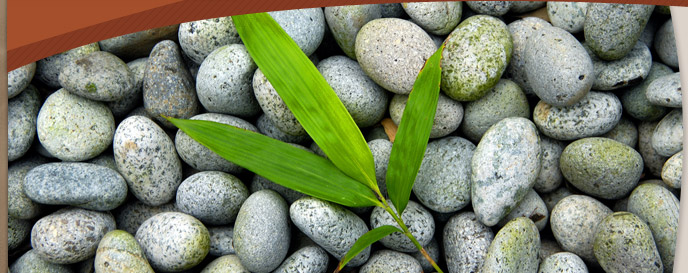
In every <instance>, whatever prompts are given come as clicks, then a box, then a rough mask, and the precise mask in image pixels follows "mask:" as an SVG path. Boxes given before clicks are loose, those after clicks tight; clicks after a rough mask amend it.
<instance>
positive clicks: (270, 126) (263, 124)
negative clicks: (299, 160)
mask: <svg viewBox="0 0 688 273" xmlns="http://www.w3.org/2000/svg"><path fill="white" fill-rule="evenodd" d="M256 127H257V128H258V131H259V132H260V133H261V134H264V135H266V136H269V137H271V138H274V139H277V140H279V141H282V142H289V143H297V144H304V143H306V142H308V140H310V139H311V138H310V137H309V136H308V135H300V136H294V135H290V134H287V133H285V132H282V131H281V130H280V129H279V128H277V126H276V125H275V124H274V123H273V122H272V120H270V118H268V116H267V115H266V114H261V115H260V116H259V117H258V119H257V120H256Z"/></svg>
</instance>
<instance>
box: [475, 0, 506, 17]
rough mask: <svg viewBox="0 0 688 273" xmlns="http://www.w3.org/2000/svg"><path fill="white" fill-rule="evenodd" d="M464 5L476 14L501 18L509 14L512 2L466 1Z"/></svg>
mask: <svg viewBox="0 0 688 273" xmlns="http://www.w3.org/2000/svg"><path fill="white" fill-rule="evenodd" d="M466 5H467V6H468V7H469V8H471V9H472V10H473V11H475V12H476V13H478V14H486V15H491V16H502V15H504V14H506V13H507V12H509V9H511V6H512V5H513V2H512V1H466Z"/></svg>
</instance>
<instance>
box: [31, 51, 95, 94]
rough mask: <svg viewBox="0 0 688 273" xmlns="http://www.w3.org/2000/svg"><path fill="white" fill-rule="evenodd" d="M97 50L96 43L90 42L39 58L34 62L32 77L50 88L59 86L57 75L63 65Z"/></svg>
mask: <svg viewBox="0 0 688 273" xmlns="http://www.w3.org/2000/svg"><path fill="white" fill-rule="evenodd" d="M99 50H100V48H99V46H98V43H92V44H87V45H83V46H80V47H77V48H73V49H70V50H67V51H65V52H62V53H58V54H55V55H52V56H50V57H46V58H43V59H40V60H38V61H37V62H36V74H35V75H34V77H35V78H36V79H38V80H39V81H41V82H43V83H45V84H46V85H48V86H49V87H51V88H55V89H57V88H60V81H59V79H58V77H59V76H60V71H62V67H63V66H65V65H66V64H68V63H70V62H72V61H75V60H77V59H79V58H81V57H84V56H86V55H88V54H90V53H92V52H96V51H99Z"/></svg>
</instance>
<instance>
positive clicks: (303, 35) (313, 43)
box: [268, 8, 327, 56]
mask: <svg viewBox="0 0 688 273" xmlns="http://www.w3.org/2000/svg"><path fill="white" fill-rule="evenodd" d="M268 14H270V16H272V18H273V19H275V21H276V22H277V24H279V25H280V27H282V29H284V31H285V32H286V33H287V34H288V35H289V36H290V37H291V38H292V39H293V40H294V42H296V44H297V45H298V46H299V48H301V51H303V53H304V54H306V56H310V55H311V54H313V52H315V50H316V49H317V48H318V46H320V43H321V42H322V41H323V37H324V36H325V28H327V27H326V25H327V23H326V22H325V14H324V12H323V10H322V9H321V8H309V9H294V10H282V11H271V12H268Z"/></svg>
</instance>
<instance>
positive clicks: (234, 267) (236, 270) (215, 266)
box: [201, 255, 251, 273]
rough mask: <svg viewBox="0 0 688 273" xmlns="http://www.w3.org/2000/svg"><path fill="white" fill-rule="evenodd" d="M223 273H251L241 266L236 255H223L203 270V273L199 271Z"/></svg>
mask: <svg viewBox="0 0 688 273" xmlns="http://www.w3.org/2000/svg"><path fill="white" fill-rule="evenodd" d="M223 272H233V273H251V272H250V271H248V270H247V269H246V268H245V267H244V266H243V265H242V264H241V261H240V260H239V257H237V255H225V256H222V257H220V258H217V259H215V260H213V261H212V262H211V263H209V264H208V265H207V266H206V267H205V268H203V271H201V273H223Z"/></svg>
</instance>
